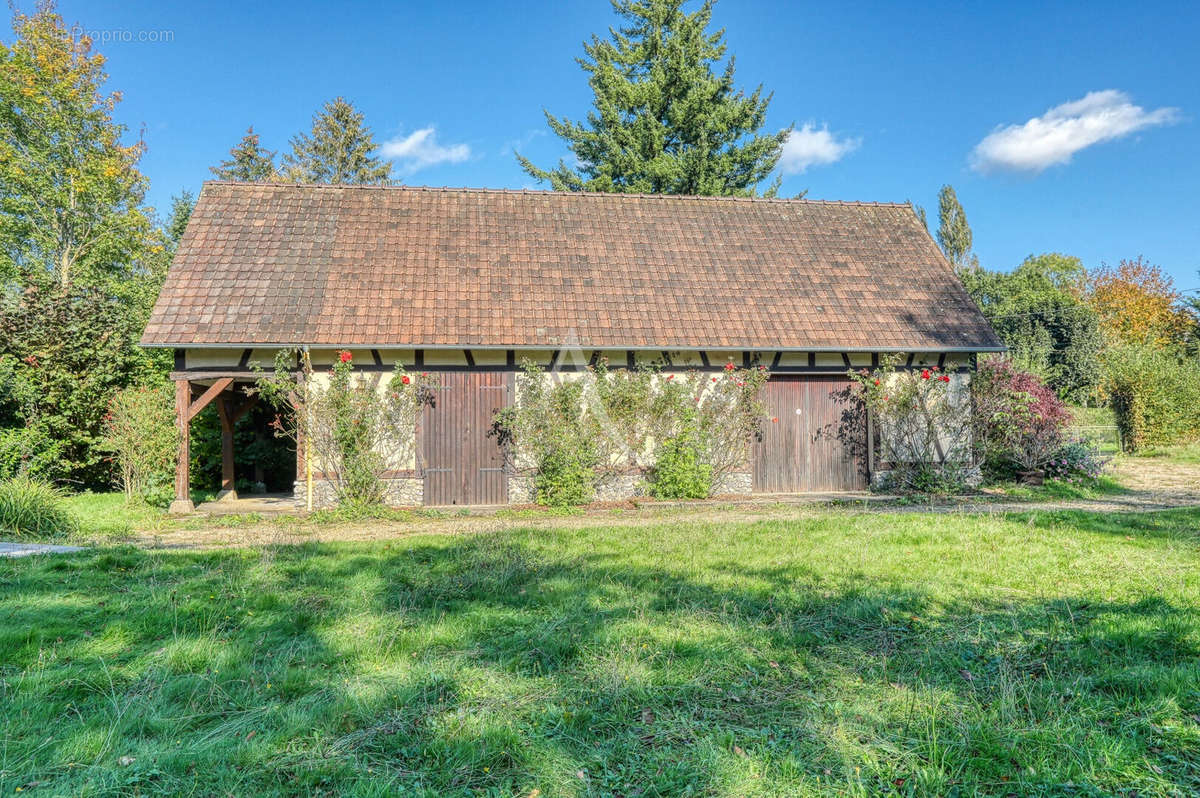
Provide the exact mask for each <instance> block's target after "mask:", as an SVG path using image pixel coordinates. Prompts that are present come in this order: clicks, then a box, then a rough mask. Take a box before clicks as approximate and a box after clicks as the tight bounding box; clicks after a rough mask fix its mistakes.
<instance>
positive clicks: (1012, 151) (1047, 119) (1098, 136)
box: [971, 89, 1179, 172]
mask: <svg viewBox="0 0 1200 798" xmlns="http://www.w3.org/2000/svg"><path fill="white" fill-rule="evenodd" d="M1178 119H1179V109H1178V108H1159V109H1157V110H1154V111H1147V110H1146V109H1144V108H1142V107H1141V106H1138V105H1134V104H1133V103H1132V102H1131V101H1130V98H1129V95H1128V94H1126V93H1125V92H1123V91H1118V90H1116V89H1108V90H1106V91H1093V92H1089V93H1088V94H1087V96H1085V97H1084V98H1083V99H1082V100H1072V101H1071V102H1066V103H1063V104H1062V105H1058V106H1055V107H1054V108H1051V109H1050V110H1049V111H1047V112H1046V113H1044V114H1042V115H1041V116H1035V117H1034V118H1033V119H1030V120H1029V121H1028V122H1026V123H1025V124H1023V125H1009V126H1008V127H1001V128H997V129H996V130H995V131H993V132H992V133H990V134H989V135H988V136H987V137H986V138H984V140H983V141H981V142H979V144H977V145H976V146H975V150H974V151H973V152H972V153H971V165H972V166H973V167H974V168H975V169H977V170H978V171H980V172H991V171H995V170H999V169H1008V170H1014V171H1023V172H1040V171H1042V170H1043V169H1045V168H1047V167H1049V166H1053V165H1055V164H1064V163H1069V162H1070V160H1071V156H1072V155H1074V154H1075V153H1077V152H1079V151H1080V150H1082V149H1084V148H1085V147H1090V146H1092V145H1093V144H1099V143H1100V142H1102V141H1111V140H1112V139H1119V138H1121V137H1122V136H1127V135H1129V134H1130V133H1133V132H1135V131H1138V130H1142V129H1144V128H1148V127H1155V126H1157V125H1169V124H1171V123H1172V122H1175V121H1177V120H1178Z"/></svg>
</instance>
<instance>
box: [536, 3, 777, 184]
mask: <svg viewBox="0 0 1200 798" xmlns="http://www.w3.org/2000/svg"><path fill="white" fill-rule="evenodd" d="M683 5H684V0H613V9H614V10H615V11H616V13H617V14H618V15H619V16H620V17H621V18H622V19H623V20H624V21H625V23H626V24H625V25H624V26H623V27H621V28H618V29H610V33H611V36H612V39H611V41H610V40H602V39H600V38H599V37H597V36H593V37H592V39H591V41H590V42H585V43H584V45H583V48H584V52H585V53H586V55H587V57H586V58H581V59H578V63H579V65H580V66H581V67H582V68H583V70H584V72H587V73H588V74H589V75H590V77H589V78H588V83H589V85H590V86H591V88H592V92H593V93H594V94H595V100H594V103H593V105H594V108H593V110H592V111H590V112H589V113H588V116H587V122H586V123H578V122H572V121H570V120H568V119H565V118H558V117H555V116H553V115H551V114H550V113H549V112H548V111H547V112H545V113H546V120H547V122H549V124H550V128H551V129H552V130H553V131H554V133H555V134H556V135H558V136H559V137H561V138H562V139H564V140H565V141H566V142H567V146H568V147H569V148H570V150H571V152H572V153H574V156H575V159H576V161H577V166H575V167H574V168H573V167H571V166H568V165H567V164H566V163H565V162H564V161H559V164H558V166H557V167H555V168H554V169H550V170H545V169H540V168H538V167H537V166H534V165H533V164H532V163H530V162H529V160H527V159H526V158H524V157H522V156H521V155H520V154H519V153H518V154H517V160H518V161H520V163H521V166H522V167H523V168H524V169H525V171H526V172H528V173H529V174H530V175H532V176H533V177H535V178H537V179H538V180H545V181H548V182H549V183H550V185H551V187H552V188H554V189H555V190H557V191H614V192H644V193H654V194H704V195H721V196H729V195H732V196H752V195H754V194H755V193H756V188H757V186H758V184H759V183H760V182H761V181H762V180H763V179H765V178H766V177H767V176H768V175H769V174H770V173H771V171H772V170H773V169H774V168H775V164H776V163H777V162H778V161H779V157H780V154H781V151H782V147H783V143H784V141H785V140H786V138H787V136H788V134H789V133H790V132H791V130H790V128H789V129H786V130H781V131H779V132H778V133H769V134H765V135H759V134H758V131H759V129H761V128H762V126H763V123H764V121H765V117H766V113H767V105H768V104H769V103H770V101H771V97H770V95H767V96H765V97H764V96H763V94H762V86H759V87H758V88H756V89H755V90H754V91H753V93H751V94H750V95H749V96H746V95H745V94H744V93H743V92H742V91H740V90H735V88H734V83H733V71H734V59H733V58H732V57H730V59H729V61H728V63H727V64H726V65H725V67H724V69H723V70H721V71H720V72H719V74H718V73H716V72H714V67H718V68H719V62H720V60H721V59H722V58H723V57H724V55H725V49H726V46H725V44H724V41H723V40H724V36H725V34H724V31H722V30H718V31H716V32H715V33H709V32H707V30H706V29H707V27H708V24H709V22H710V20H711V18H712V7H713V0H706V2H705V3H704V4H703V5H702V6H701V7H700V8H698V9H697V10H696V11H695V12H693V13H691V14H686V13H684V11H683V10H682V8H683ZM777 186H778V180H777V181H776V182H775V183H774V184H773V185H772V186H771V187H770V189H768V192H767V193H768V194H774V192H775V189H776V188H777Z"/></svg>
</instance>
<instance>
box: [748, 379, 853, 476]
mask: <svg viewBox="0 0 1200 798" xmlns="http://www.w3.org/2000/svg"><path fill="white" fill-rule="evenodd" d="M851 385H852V383H851V381H850V379H849V378H847V377H834V376H830V377H808V376H775V377H772V378H771V379H770V380H768V381H767V384H766V386H765V387H764V388H763V404H764V405H765V406H766V409H767V420H766V422H765V423H764V424H763V437H762V440H761V441H759V442H758V443H756V444H755V445H754V491H755V492H756V493H791V492H803V491H842V490H862V489H863V488H866V487H867V469H866V465H865V460H866V458H865V455H866V422H865V420H862V419H860V417H859V414H858V413H857V411H856V406H855V403H853V402H851V401H850V389H851Z"/></svg>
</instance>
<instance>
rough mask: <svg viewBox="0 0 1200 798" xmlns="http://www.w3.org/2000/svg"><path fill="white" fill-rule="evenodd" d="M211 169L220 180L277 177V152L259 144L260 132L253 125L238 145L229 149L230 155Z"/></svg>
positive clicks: (256, 180) (255, 179)
mask: <svg viewBox="0 0 1200 798" xmlns="http://www.w3.org/2000/svg"><path fill="white" fill-rule="evenodd" d="M209 171H210V172H212V173H213V174H214V175H215V176H216V177H217V179H219V180H241V181H243V182H248V183H256V182H261V181H264V180H270V179H271V178H273V177H275V152H274V151H273V150H265V149H263V148H262V147H261V146H260V145H259V143H258V134H257V133H255V132H254V126H253V125H251V126H250V129H249V130H247V131H246V135H244V136H242V140H241V141H240V142H238V144H237V146H236V147H234V148H233V149H231V150H230V151H229V157H228V158H227V159H225V160H224V161H221V163H220V164H218V165H217V166H214V167H212V168H211V169H209Z"/></svg>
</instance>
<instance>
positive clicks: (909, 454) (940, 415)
mask: <svg viewBox="0 0 1200 798" xmlns="http://www.w3.org/2000/svg"><path fill="white" fill-rule="evenodd" d="M897 362H898V358H896V357H891V358H885V359H884V361H883V362H882V364H881V366H880V367H879V368H876V369H858V370H851V371H850V372H848V374H849V376H850V378H851V379H852V380H854V381H855V382H856V383H857V384H858V385H859V387H860V388H861V391H860V394H861V398H862V402H863V404H864V405H865V406H866V410H867V412H868V413H870V415H871V418H872V420H873V426H874V429H875V430H876V435H877V440H878V447H879V448H878V457H879V460H881V461H882V462H883V463H886V464H887V467H888V468H890V470H889V471H888V472H887V477H886V479H885V481H884V484H883V485H882V487H884V488H885V489H887V490H895V491H899V492H904V493H953V492H957V491H959V490H961V489H962V488H963V487H964V486H965V484H966V476H967V472H968V469H969V468H970V466H971V464H972V450H971V402H970V398H969V396H968V394H967V393H966V391H965V390H963V389H961V388H960V387H958V384H957V383H956V382H955V381H954V379H953V378H952V377H951V375H950V374H948V373H946V372H945V371H943V370H942V369H941V368H939V367H937V366H931V367H929V368H917V369H902V368H898V367H897Z"/></svg>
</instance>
